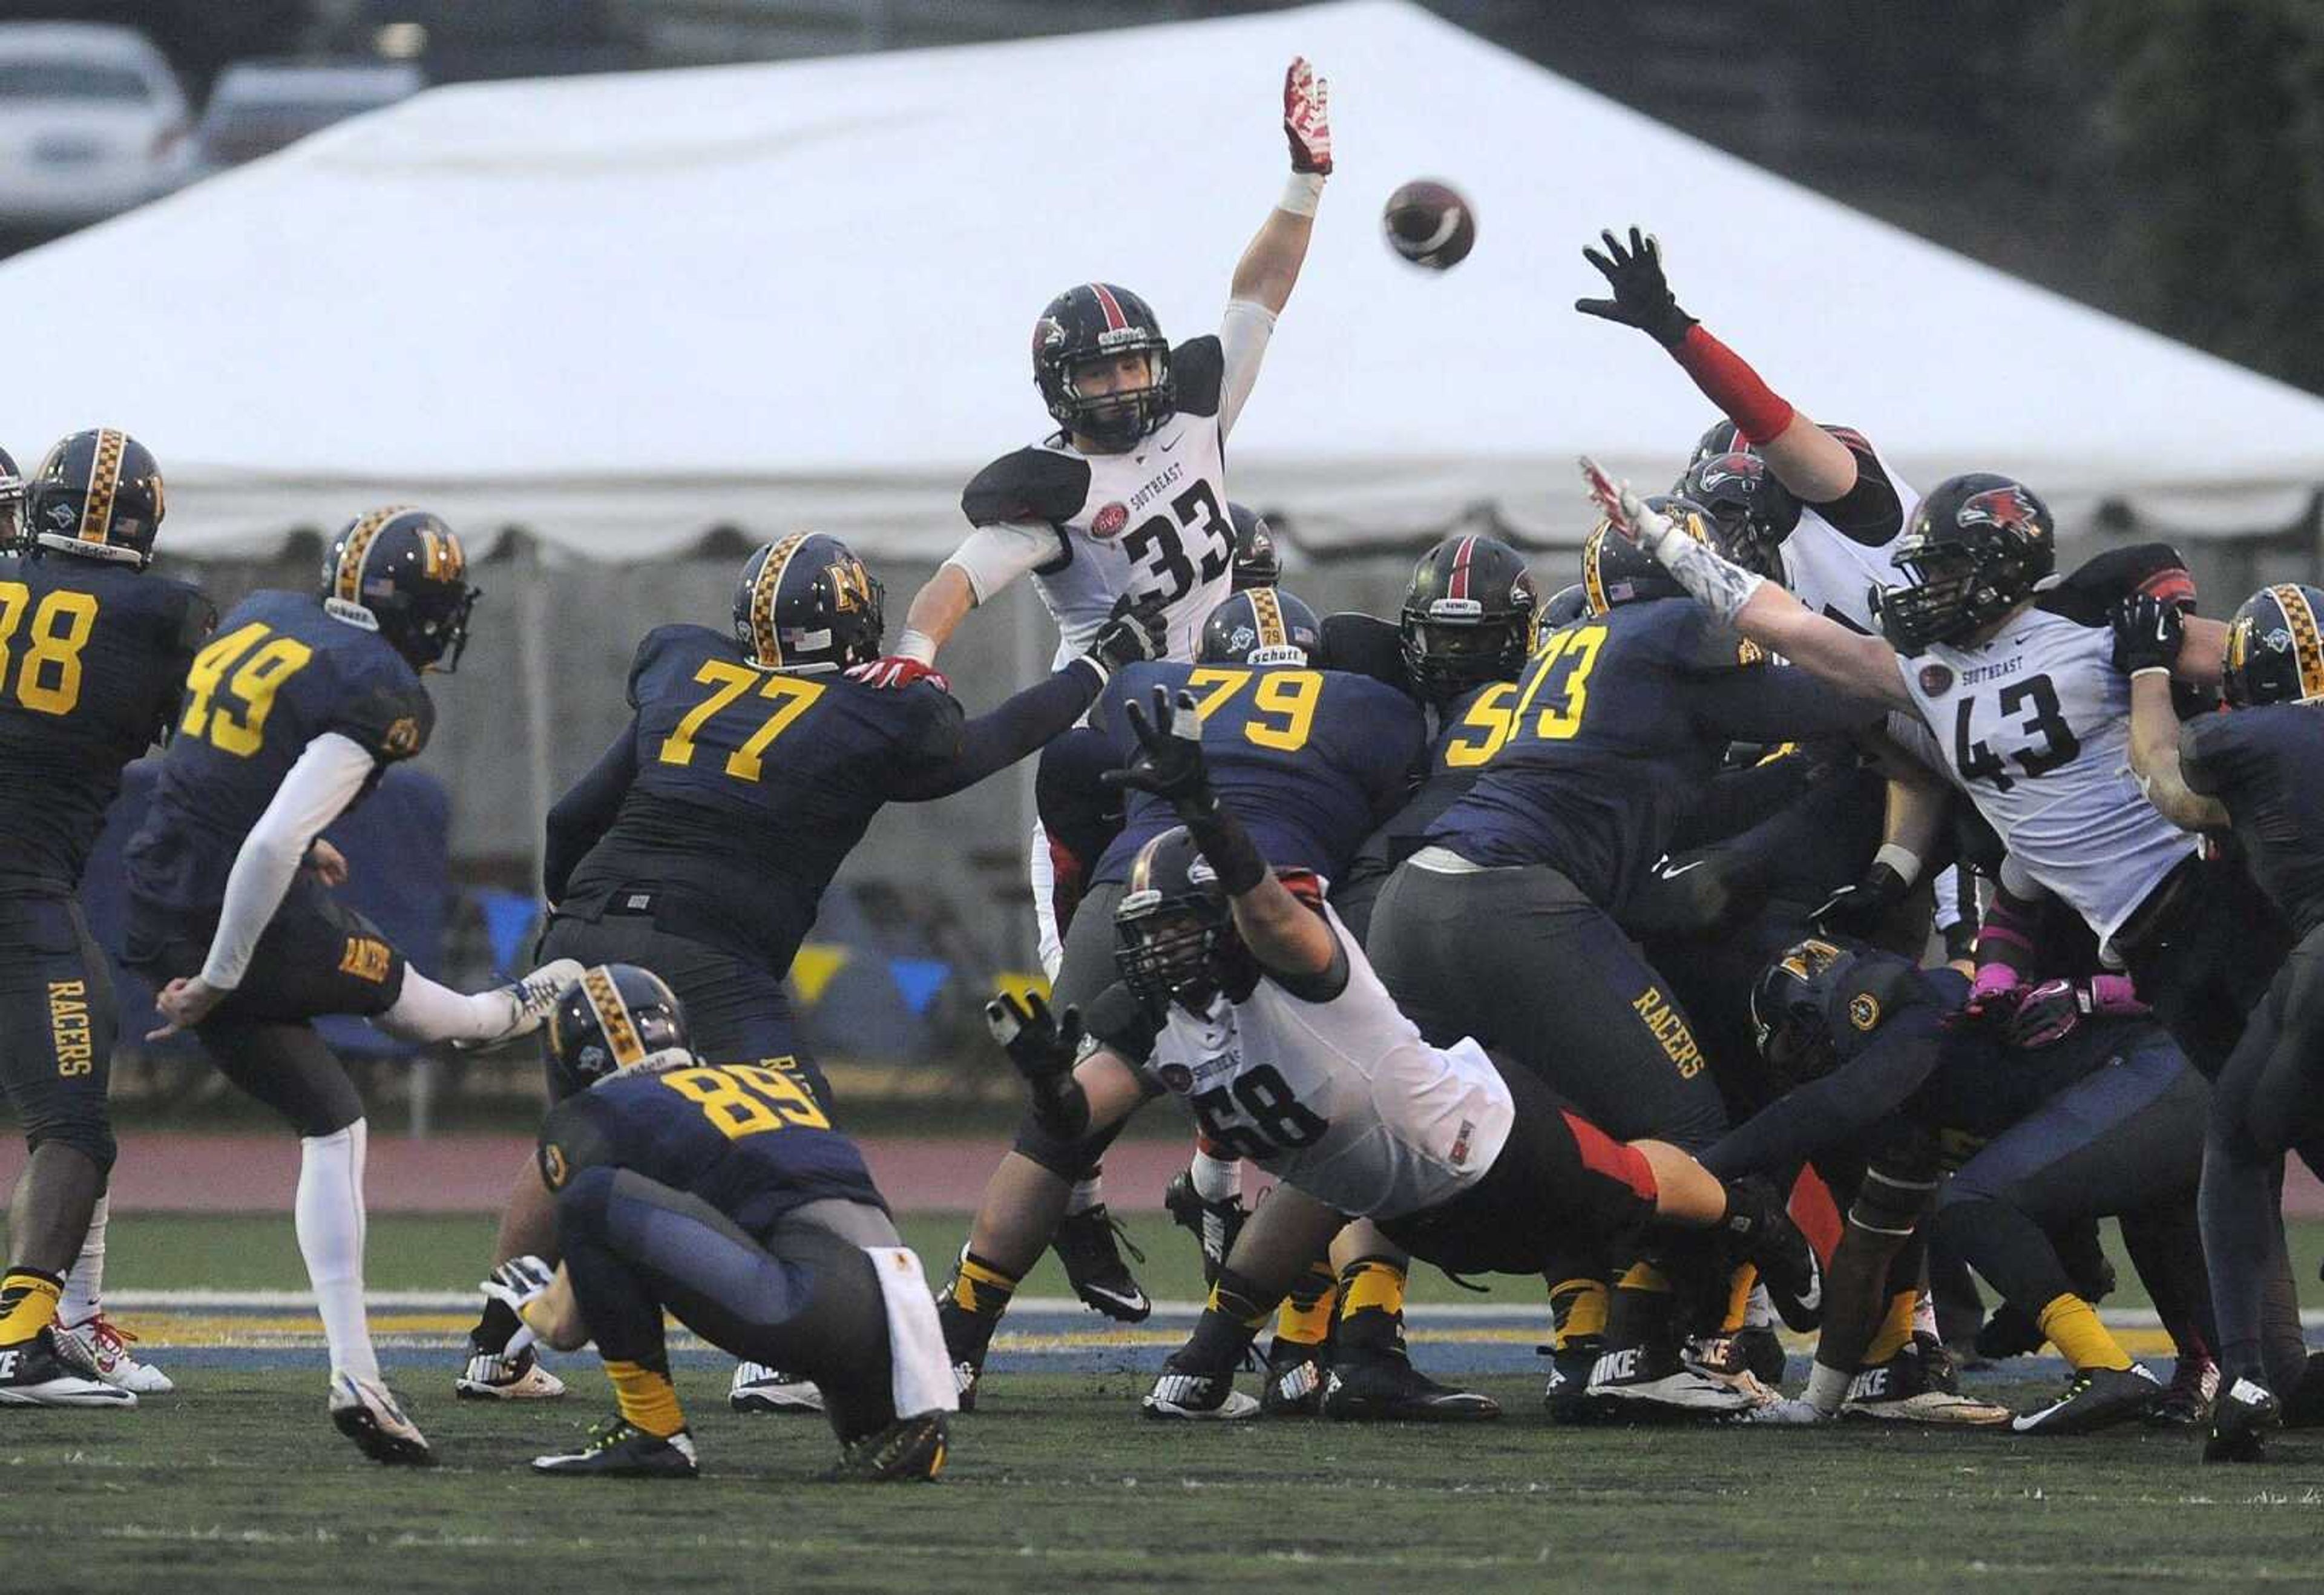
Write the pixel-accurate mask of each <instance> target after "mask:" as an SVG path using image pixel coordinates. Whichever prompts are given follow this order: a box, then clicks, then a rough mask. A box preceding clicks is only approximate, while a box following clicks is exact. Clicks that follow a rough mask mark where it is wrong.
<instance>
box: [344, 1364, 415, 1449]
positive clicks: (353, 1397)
mask: <svg viewBox="0 0 2324 1595" xmlns="http://www.w3.org/2000/svg"><path fill="white" fill-rule="evenodd" d="M330 1411H331V1423H332V1424H333V1425H334V1426H335V1427H337V1430H338V1432H339V1433H340V1434H344V1435H346V1437H347V1438H348V1439H350V1440H352V1441H354V1442H355V1449H356V1450H358V1451H360V1452H363V1453H364V1455H365V1456H367V1457H369V1458H370V1459H371V1460H372V1461H374V1462H383V1463H385V1464H387V1465H389V1466H391V1467H407V1468H432V1467H434V1466H435V1465H436V1453H435V1452H432V1451H430V1450H429V1449H428V1441H427V1439H426V1437H425V1436H423V1435H422V1434H420V1430H419V1428H418V1427H417V1426H416V1425H415V1424H413V1423H412V1421H411V1420H410V1418H408V1417H405V1416H404V1415H403V1408H401V1406H397V1405H396V1402H395V1397H393V1396H392V1395H391V1394H390V1393H389V1391H388V1388H387V1387H386V1386H385V1385H383V1384H380V1383H379V1382H378V1381H376V1380H374V1379H359V1378H355V1377H353V1376H352V1375H349V1374H344V1373H335V1374H333V1375H332V1376H331V1402H330Z"/></svg>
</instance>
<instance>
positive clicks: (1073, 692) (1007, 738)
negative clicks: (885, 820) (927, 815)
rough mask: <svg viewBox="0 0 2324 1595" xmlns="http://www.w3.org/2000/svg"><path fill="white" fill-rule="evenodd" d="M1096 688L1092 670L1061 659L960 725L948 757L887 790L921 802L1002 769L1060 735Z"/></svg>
mask: <svg viewBox="0 0 2324 1595" xmlns="http://www.w3.org/2000/svg"><path fill="white" fill-rule="evenodd" d="M1097 694H1098V679H1097V672H1096V671H1095V670H1093V669H1091V668H1088V667H1086V666H1084V665H1077V664H1070V663H1069V664H1067V665H1066V666H1065V668H1064V669H1062V670H1059V671H1058V672H1057V673H1056V675H1054V676H1052V677H1050V678H1048V679H1047V681H1042V682H1037V683H1036V684H1034V685H1033V686H1031V687H1027V688H1026V689H1025V690H1024V691H1022V692H1020V693H1019V694H1018V695H1017V696H1014V697H1012V698H1010V700H1009V701H1008V702H1007V703H1005V704H1003V705H1001V706H1000V707H999V708H997V709H995V710H993V711H992V713H991V714H990V715H978V716H977V717H976V718H975V719H973V720H971V721H969V722H968V723H966V724H964V725H963V726H962V727H961V728H960V740H959V742H957V743H955V744H954V748H953V753H952V757H951V758H949V759H947V760H945V761H942V762H940V763H938V764H936V765H933V766H931V767H929V768H927V769H924V770H915V771H913V772H912V773H911V774H910V775H908V776H907V777H905V779H902V780H900V781H899V782H898V783H897V786H896V790H895V792H894V794H893V796H894V798H895V800H896V801H898V802H899V803H926V802H927V801H928V800H929V799H931V798H949V797H951V796H952V795H953V794H954V792H959V791H964V790H965V789H967V788H970V787H973V786H974V785H976V783H977V782H979V781H981V780H982V779H984V778H985V777H987V776H989V775H991V774H994V773H995V772H997V771H999V770H1006V769H1008V768H1009V766H1010V765H1012V764H1014V763H1016V762H1017V761H1019V759H1022V758H1023V757H1025V755H1026V754H1028V753H1029V752H1031V751H1033V750H1034V749H1036V748H1037V747H1040V746H1042V745H1043V744H1044V743H1046V742H1053V741H1055V740H1056V738H1058V737H1060V736H1063V735H1064V734H1065V733H1066V732H1068V731H1071V730H1072V729H1073V727H1074V722H1075V721H1076V720H1079V719H1080V718H1081V717H1082V715H1084V714H1085V713H1086V712H1087V711H1088V709H1089V706H1090V704H1091V703H1092V701H1093V700H1094V699H1095V698H1096V696H1097Z"/></svg>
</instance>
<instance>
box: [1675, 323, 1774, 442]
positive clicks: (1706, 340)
mask: <svg viewBox="0 0 2324 1595" xmlns="http://www.w3.org/2000/svg"><path fill="white" fill-rule="evenodd" d="M1671 358H1672V359H1674V360H1675V361H1677V362H1678V363H1679V365H1680V367H1681V368H1682V369H1683V370H1684V371H1685V373H1686V374H1687V375H1689V376H1691V377H1692V378H1693V379H1694V385H1695V386H1696V387H1698V388H1701V390H1702V391H1703V393H1704V394H1705V395H1706V396H1707V397H1708V398H1709V399H1710V400H1711V402H1712V403H1713V404H1716V405H1717V406H1719V408H1720V409H1721V410H1725V411H1726V412H1727V417H1728V419H1729V420H1731V421H1733V422H1734V423H1735V425H1736V427H1737V428H1738V429H1739V430H1740V431H1741V432H1742V434H1743V436H1744V437H1745V438H1748V440H1749V441H1751V442H1753V443H1769V442H1773V441H1774V440H1775V438H1780V437H1782V436H1783V435H1784V428H1785V427H1788V426H1790V425H1791V424H1792V415H1793V410H1792V406H1791V401H1789V400H1786V399H1785V398H1784V396H1783V395H1782V394H1780V393H1778V392H1775V390H1774V389H1773V388H1771V387H1769V386H1768V385H1767V384H1766V383H1765V382H1762V381H1761V380H1760V378H1759V373H1757V372H1756V371H1754V370H1752V369H1751V367H1750V365H1749V364H1747V363H1746V362H1745V360H1744V359H1743V357H1742V356H1741V355H1738V354H1737V353H1736V352H1735V351H1734V350H1732V349H1730V348H1729V347H1728V346H1726V345H1725V344H1722V343H1720V341H1719V340H1718V339H1717V338H1715V337H1711V334H1710V333H1709V332H1708V331H1707V330H1705V329H1704V327H1703V325H1702V323H1701V322H1700V321H1698V322H1696V323H1695V324H1694V325H1693V326H1692V327H1688V328H1687V329H1686V338H1685V340H1684V341H1683V342H1682V343H1681V344H1680V345H1679V346H1678V347H1677V348H1675V349H1673V350H1672V351H1671Z"/></svg>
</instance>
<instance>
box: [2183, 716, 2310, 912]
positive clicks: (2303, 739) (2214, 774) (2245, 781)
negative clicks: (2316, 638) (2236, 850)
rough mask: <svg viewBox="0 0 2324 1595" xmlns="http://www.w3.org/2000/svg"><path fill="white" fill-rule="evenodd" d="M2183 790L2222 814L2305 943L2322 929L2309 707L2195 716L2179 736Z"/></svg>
mask: <svg viewBox="0 0 2324 1595" xmlns="http://www.w3.org/2000/svg"><path fill="white" fill-rule="evenodd" d="M2179 768H2180V770H2181V772H2182V773H2183V775H2184V776H2185V778H2186V781H2187V786H2188V788H2189V789H2190V791H2196V792H2200V793H2203V794H2205V795H2206V796H2208V797H2212V798H2218V800H2219V801H2220V802H2221V803H2222V804H2224V805H2226V806H2227V817H2228V819H2229V820H2230V821H2231V822H2232V823H2233V824H2234V825H2235V832H2236V840H2237V841H2238V842H2240V843H2242V844H2243V850H2244V856H2245V860H2246V862H2247V863H2248V864H2249V866H2250V868H2251V872H2252V874H2253V876H2254V877H2255V878H2256V879H2257V880H2258V881H2259V883H2260V885H2261V887H2262V888H2263V889H2264V890H2266V892H2267V894H2268V896H2270V897H2272V898H2273V899H2275V902H2276V906H2277V907H2278V908H2282V910H2283V913H2284V917H2286V918H2287V919H2289V920H2291V921H2292V934H2293V935H2294V936H2307V935H2308V933H2309V932H2310V931H2311V930H2314V929H2315V928H2316V927H2318V926H2319V925H2324V716H2319V715H2318V713H2317V710H2316V708H2315V706H2314V705H2309V704H2264V705H2259V706H2258V707H2256V708H2250V709H2236V710H2232V711H2229V712H2227V713H2224V714H2216V715H2199V716H2198V717H2197V718H2195V719H2193V720H2190V721H2189V722H2188V723H2187V724H2184V725H2182V726H2181V727H2180V728H2179Z"/></svg>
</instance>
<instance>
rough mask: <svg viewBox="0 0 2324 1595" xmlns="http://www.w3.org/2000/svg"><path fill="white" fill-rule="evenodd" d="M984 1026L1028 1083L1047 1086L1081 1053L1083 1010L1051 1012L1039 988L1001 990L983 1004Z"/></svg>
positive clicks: (1063, 1072) (1069, 1068)
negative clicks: (997, 994) (1023, 992)
mask: <svg viewBox="0 0 2324 1595" xmlns="http://www.w3.org/2000/svg"><path fill="white" fill-rule="evenodd" d="M984 1027H985V1028H986V1029H988V1030H990V1031H991V1033H992V1038H993V1040H995V1041H997V1042H999V1043H1000V1044H1001V1050H1002V1051H1003V1052H1006V1053H1007V1054H1008V1055H1009V1063H1010V1067H1012V1068H1014V1069H1015V1070H1016V1071H1017V1073H1018V1074H1020V1075H1021V1076H1023V1077H1024V1079H1025V1080H1026V1082H1027V1083H1028V1084H1033V1085H1047V1084H1049V1083H1054V1082H1055V1081H1056V1080H1058V1079H1060V1078H1062V1077H1063V1076H1064V1075H1065V1074H1069V1073H1071V1072H1072V1070H1073V1066H1074V1059H1075V1058H1076V1057H1078V1056H1080V1053H1081V1044H1082V1037H1083V1034H1084V1031H1083V1028H1082V1010H1080V1009H1078V1008H1070V1007H1069V1008H1067V1009H1066V1010H1065V1012H1064V1013H1063V1014H1056V1013H1052V1012H1051V1011H1050V1009H1049V1004H1048V1002H1047V1000H1046V999H1045V998H1043V997H1042V995H1041V994H1040V993H1039V992H1038V991H1028V992H1027V993H1025V995H1024V996H1022V997H1019V996H1017V995H1016V994H1015V993H1014V992H1010V991H1003V992H1001V994H1000V995H999V996H997V997H995V998H993V999H992V1000H991V1001H990V1002H988V1003H986V1004H985V1005H984Z"/></svg>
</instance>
